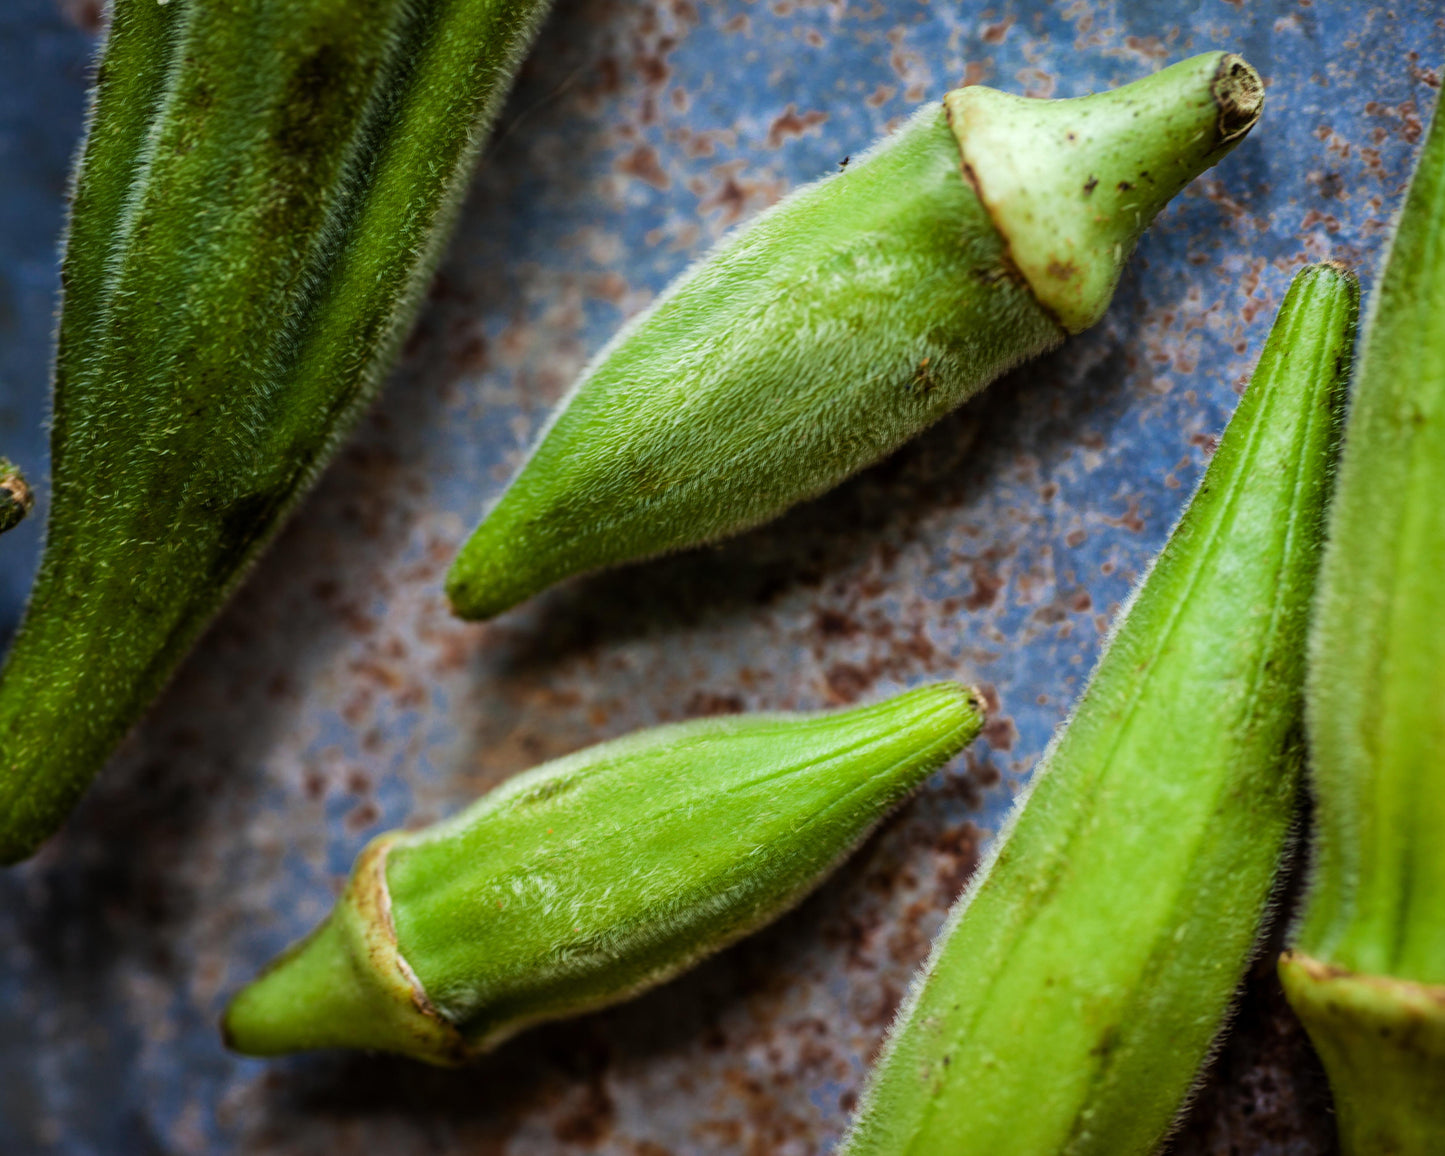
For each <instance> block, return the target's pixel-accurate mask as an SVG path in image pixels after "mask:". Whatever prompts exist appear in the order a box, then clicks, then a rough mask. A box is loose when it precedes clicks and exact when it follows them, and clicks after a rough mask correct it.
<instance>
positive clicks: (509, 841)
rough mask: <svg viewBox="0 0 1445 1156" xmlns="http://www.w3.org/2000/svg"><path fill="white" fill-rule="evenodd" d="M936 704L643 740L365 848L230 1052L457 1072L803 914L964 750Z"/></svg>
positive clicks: (276, 968) (931, 698)
mask: <svg viewBox="0 0 1445 1156" xmlns="http://www.w3.org/2000/svg"><path fill="white" fill-rule="evenodd" d="M982 724H983V707H982V702H981V698H980V696H979V695H978V693H977V692H975V691H970V690H967V689H965V688H964V687H962V686H959V685H957V684H954V683H940V684H938V685H935V686H928V687H923V688H920V689H918V690H914V691H910V692H908V693H906V694H902V695H899V696H898V697H896V698H893V699H891V700H889V701H887V702H883V703H878V704H876V705H873V706H868V707H861V708H858V709H854V710H849V711H844V712H841V713H836V714H823V715H783V714H773V715H733V716H728V717H722V718H709V719H701V720H696V721H693V722H688V723H682V724H679V725H674V726H666V727H658V728H655V729H653V730H648V731H641V732H639V733H637V734H633V735H629V736H627V737H625V738H621V739H617V740H614V741H612V742H608V743H603V744H601V745H599V746H595V747H591V748H589V749H587V750H583V751H579V752H578V753H576V754H574V755H571V756H569V757H567V758H563V759H558V760H556V761H554V762H551V763H547V764H545V765H543V766H540V767H537V768H535V769H534V770H532V771H529V772H527V773H525V774H523V775H520V776H518V777H517V778H515V779H513V780H512V781H511V782H509V783H507V784H505V785H504V786H502V787H500V788H499V789H497V790H495V791H493V792H492V793H491V794H489V795H487V796H485V797H484V798H482V799H481V800H479V801H478V802H477V803H475V804H474V805H473V806H472V807H470V808H468V809H467V810H465V811H463V812H462V813H461V814H459V815H457V816H456V817H454V818H452V819H450V820H447V821H446V822H444V823H440V824H437V825H436V826H434V827H431V828H427V829H425V830H422V831H415V832H405V833H404V832H392V833H389V834H386V835H382V836H380V837H378V838H377V839H376V840H374V841H373V842H372V843H371V844H370V845H369V846H368V848H367V850H366V851H364V852H363V853H362V855H361V857H360V859H359V860H358V861H357V864H356V867H355V869H354V870H353V872H352V876H351V880H350V882H349V883H348V885H347V888H346V891H345V893H344V894H343V896H342V897H341V899H340V900H339V901H338V903H337V905H336V908H335V910H334V911H333V912H332V913H331V915H330V917H329V918H328V919H327V921H326V922H325V923H324V924H323V925H322V926H321V927H320V928H318V929H317V931H316V932H314V933H313V934H312V935H311V936H310V937H308V938H307V939H305V940H303V941H302V942H301V943H299V944H297V945H296V946H295V947H294V948H292V949H291V950H290V951H289V952H287V953H286V954H285V955H283V956H282V957H281V958H280V959H278V960H277V961H276V962H275V963H274V964H273V965H272V966H271V967H270V968H269V969H268V970H267V971H266V972H265V973H263V974H262V976H261V977H260V978H259V979H257V980H256V981H255V982H254V983H252V984H251V985H250V986H249V987H247V988H245V989H243V990H242V991H241V992H240V993H239V994H238V995H237V996H236V997H235V999H234V1000H233V1001H232V1003H231V1005H230V1007H229V1008H228V1009H227V1012H226V1016H225V1020H224V1023H223V1031H224V1033H225V1037H226V1041H227V1043H228V1044H229V1045H230V1046H231V1047H233V1048H236V1049H237V1050H240V1051H243V1052H248V1053H252V1054H257V1055H275V1054H278V1053H281V1052H289V1051H296V1050H299V1049H304V1048H323V1047H359V1048H377V1049H382V1050H386V1051H393V1052H399V1053H402V1054H404V1055H409V1056H413V1057H415V1058H417V1059H421V1060H426V1061H427V1062H429V1063H434V1064H454V1063H458V1062H460V1061H462V1060H464V1059H467V1058H469V1057H471V1056H473V1055H476V1054H477V1053H479V1052H482V1051H485V1050H487V1049H489V1048H492V1047H495V1046H496V1045H497V1044H499V1043H501V1042H502V1041H503V1040H505V1039H507V1038H508V1037H510V1036H512V1035H513V1034H515V1033H516V1032H518V1031H520V1030H521V1029H522V1028H524V1027H526V1026H528V1025H529V1024H534V1023H538V1022H541V1021H543V1020H550V1019H557V1018H559V1017H563V1016H570V1015H577V1014H580V1013H582V1012H585V1011H590V1010H592V1009H595V1008H599V1007H604V1006H606V1005H608V1004H612V1003H616V1002H618V1001H619V1000H623V999H627V998H628V997H630V996H632V995H634V994H636V993H638V992H641V991H643V990H645V989H647V988H649V987H652V986H654V985H656V984H659V983H662V982H663V981H665V980H667V979H669V978H671V977H672V976H674V975H676V974H678V973H679V972H681V971H683V970H685V969H686V968H688V967H690V966H692V965H693V964H694V963H696V962H697V961H698V960H700V959H702V958H703V957H705V956H707V955H710V954H712V953H713V952H715V951H717V950H719V949H720V948H722V947H724V946H726V945H727V944H729V943H731V942H733V941H734V940H736V939H738V938H740V937H741V936H743V935H746V934H748V933H749V932H751V931H753V930H755V929H757V928H758V927H761V926H762V925H763V924H765V923H768V922H770V921H771V920H773V919H774V918H776V917H777V916H779V915H781V914H782V913H783V912H784V911H786V910H788V909H789V908H791V907H792V906H793V905H795V904H796V903H797V902H799V901H800V900H801V899H802V898H803V896H805V895H806V894H808V892H810V891H811V890H812V889H813V888H814V887H815V886H817V884H818V883H820V882H821V881H822V880H823V878H824V877H825V876H826V875H827V874H828V873H829V872H830V871H831V870H832V869H833V868H834V867H835V866H836V865H837V864H838V862H839V861H840V860H841V859H842V858H843V857H844V856H845V855H846V854H847V853H848V851H849V850H850V849H851V848H853V847H854V846H855V845H856V844H857V843H858V842H859V841H860V840H861V839H862V838H863V837H864V836H865V835H866V834H867V833H868V832H869V831H870V830H872V829H873V827H874V826H875V825H876V824H877V823H878V822H879V821H880V820H881V819H882V818H883V816H884V815H886V814H887V813H888V812H889V811H890V810H892V809H893V808H894V807H895V806H896V805H897V804H898V803H899V802H901V801H902V800H903V799H904V798H906V797H907V796H908V795H909V794H910V793H911V792H912V791H913V790H914V789H915V788H916V787H917V786H918V784H919V783H921V782H922V781H923V779H924V778H926V777H927V776H928V775H929V774H930V773H931V772H932V771H934V770H935V769H937V768H938V767H939V766H941V765H942V764H943V763H944V762H945V761H947V760H948V759H949V758H951V757H952V756H953V755H955V754H957V753H958V751H959V750H961V749H962V748H963V747H964V746H965V745H967V744H968V743H969V742H971V741H972V740H973V738H974V737H975V736H976V735H977V734H978V732H979V729H980V727H981V726H982Z"/></svg>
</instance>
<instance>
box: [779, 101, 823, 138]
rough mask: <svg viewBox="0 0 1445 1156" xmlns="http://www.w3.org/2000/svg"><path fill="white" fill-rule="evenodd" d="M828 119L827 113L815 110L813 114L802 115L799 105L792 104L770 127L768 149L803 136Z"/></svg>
mask: <svg viewBox="0 0 1445 1156" xmlns="http://www.w3.org/2000/svg"><path fill="white" fill-rule="evenodd" d="M827 119H828V114H827V113H826V112H819V111H817V110H816V109H814V110H813V111H811V112H805V113H801V114H800V113H799V112H798V108H797V105H794V104H790V105H788V107H787V108H786V109H784V110H783V113H782V115H781V116H779V117H778V118H777V119H775V120H774V121H773V123H772V124H771V125H770V126H769V127H768V148H770V149H775V148H777V147H778V146H779V145H781V144H782V143H783V142H784V141H785V140H788V139H790V138H792V137H799V136H802V135H803V134H804V133H805V132H807V131H808V130H809V129H811V128H816V127H817V126H818V125H820V124H823V123H824V122H825V121H826V120H827Z"/></svg>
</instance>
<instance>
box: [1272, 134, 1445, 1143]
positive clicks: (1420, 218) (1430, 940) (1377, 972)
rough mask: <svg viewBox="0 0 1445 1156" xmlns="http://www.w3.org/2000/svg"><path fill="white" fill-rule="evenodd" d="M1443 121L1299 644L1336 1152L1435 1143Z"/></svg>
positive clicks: (1368, 348)
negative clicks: (1305, 661) (1305, 664)
mask: <svg viewBox="0 0 1445 1156" xmlns="http://www.w3.org/2000/svg"><path fill="white" fill-rule="evenodd" d="M1442 493H1445V118H1442V117H1441V115H1440V112H1439V108H1438V106H1437V108H1436V112H1435V117H1434V123H1433V124H1432V125H1431V127H1430V131H1429V133H1428V135H1427V137H1426V140H1425V146H1424V149H1423V151H1422V153H1421V156H1420V160H1419V162H1418V166H1417V168H1416V169H1415V174H1414V177H1413V178H1412V181H1411V184H1410V188H1409V192H1408V193H1407V195H1406V198H1405V205H1404V209H1403V211H1402V213H1401V216H1400V219H1399V223H1398V226H1397V228H1396V232H1395V235H1394V238H1393V240H1392V242H1391V245H1390V250H1389V256H1388V258H1387V259H1386V264H1385V269H1384V274H1383V276H1382V277H1381V279H1380V282H1379V286H1378V288H1377V289H1376V291H1375V297H1374V301H1373V302H1372V304H1371V308H1370V314H1369V323H1368V325H1367V327H1366V331H1365V335H1364V338H1363V341H1362V343H1361V352H1360V361H1359V369H1358V371H1357V373H1356V377H1355V384H1354V391H1353V398H1352V401H1351V407H1350V418H1349V424H1348V425H1347V426H1346V429H1345V443H1344V450H1343V453H1342V455H1341V463H1340V472H1339V485H1338V490H1337V493H1336V495H1335V500H1334V504H1333V506H1332V508H1331V511H1330V519H1329V544H1328V547H1327V549H1326V551H1325V557H1324V561H1323V563H1322V565H1321V570H1320V589H1319V598H1318V603H1317V605H1316V607H1315V618H1314V623H1313V626H1312V629H1311V636H1310V656H1309V679H1308V684H1307V698H1306V721H1307V727H1308V734H1309V748H1310V784H1311V786H1312V788H1313V792H1314V837H1313V839H1312V869H1311V870H1312V874H1311V880H1310V886H1309V891H1308V893H1307V897H1306V903H1305V908H1304V912H1303V915H1302V918H1301V920H1300V923H1299V926H1298V927H1297V928H1296V933H1295V939H1294V950H1293V951H1292V952H1289V953H1286V955H1285V956H1284V958H1283V959H1282V961H1281V964H1280V975H1281V978H1282V979H1283V981H1284V985H1285V992H1286V994H1287V995H1288V996H1289V999H1290V1002H1291V1004H1292V1005H1293V1007H1294V1009H1295V1011H1296V1012H1297V1013H1298V1014H1299V1017H1300V1019H1301V1021H1302V1022H1303V1023H1304V1026H1305V1030H1306V1031H1307V1032H1308V1033H1309V1035H1310V1038H1311V1039H1312V1040H1313V1041H1314V1045H1315V1048H1316V1050H1317V1051H1318V1052H1319V1054H1320V1058H1321V1059H1322V1060H1323V1061H1324V1065H1325V1070H1326V1071H1327V1073H1328V1075H1329V1079H1330V1087H1331V1088H1332V1090H1333V1092H1334V1098H1335V1112H1336V1119H1337V1121H1338V1124H1339V1131H1340V1141H1341V1146H1342V1149H1343V1151H1344V1153H1345V1156H1365V1154H1366V1153H1369V1154H1370V1156H1386V1154H1387V1156H1425V1154H1426V1153H1431V1154H1438V1153H1441V1152H1445V599H1442V597H1441V594H1440V580H1441V575H1442V573H1445V504H1442V502H1441V495H1442Z"/></svg>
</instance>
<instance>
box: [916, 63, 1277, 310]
mask: <svg viewBox="0 0 1445 1156" xmlns="http://www.w3.org/2000/svg"><path fill="white" fill-rule="evenodd" d="M944 103H945V105H946V107H947V109H948V114H949V119H950V123H951V124H952V126H953V131H954V134H955V135H956V136H957V137H958V143H959V149H960V151H961V153H962V154H963V164H964V171H965V172H966V173H967V174H968V175H969V177H970V179H971V180H972V181H973V182H974V185H975V187H976V189H977V191H978V195H979V198H980V199H981V200H982V201H983V203H984V205H985V207H986V208H987V209H988V211H989V214H990V215H991V216H992V218H993V221H994V224H995V225H996V226H997V228H998V231H999V233H1000V234H1002V236H1003V238H1004V240H1005V241H1007V243H1008V246H1009V255H1010V257H1011V258H1012V260H1013V262H1014V264H1015V265H1016V266H1017V267H1018V270H1019V272H1020V273H1021V274H1022V275H1023V277H1024V279H1025V280H1026V281H1027V282H1028V284H1029V287H1030V288H1031V289H1032V290H1033V291H1034V294H1035V296H1037V297H1038V299H1039V302H1040V303H1041V304H1042V305H1043V306H1044V308H1046V309H1048V310H1049V311H1050V312H1051V313H1053V315H1054V316H1055V317H1056V318H1057V319H1058V321H1059V323H1060V324H1061V325H1063V326H1064V328H1065V329H1067V330H1068V331H1069V332H1070V333H1078V332H1080V331H1081V330H1084V329H1087V328H1088V327H1089V326H1090V325H1093V324H1094V323H1095V322H1096V321H1098V320H1099V318H1100V317H1102V316H1103V314H1104V310H1105V309H1106V308H1107V307H1108V304H1109V299H1110V298H1111V297H1112V296H1113V293H1114V286H1115V284H1116V283H1117V282H1118V280H1119V273H1120V271H1121V270H1122V269H1123V266H1124V261H1125V259H1126V258H1127V257H1128V256H1129V253H1130V252H1131V251H1132V250H1133V248H1134V245H1135V243H1136V242H1137V241H1138V239H1139V236H1140V234H1142V233H1143V232H1144V230H1145V229H1146V228H1147V227H1148V226H1149V223H1150V222H1151V221H1152V220H1153V219H1154V217H1155V215H1156V214H1157V213H1158V212H1159V210H1160V209H1162V208H1163V207H1164V206H1165V205H1166V204H1167V203H1168V202H1169V200H1170V198H1172V197H1173V196H1174V195H1175V194H1176V193H1177V192H1179V190H1180V189H1182V188H1183V187H1184V186H1185V185H1187V184H1188V183H1189V182H1190V181H1191V180H1193V179H1194V178H1195V177H1196V176H1198V175H1199V174H1200V173H1202V172H1203V171H1204V170H1205V169H1207V168H1209V167H1210V166H1211V165H1212V164H1214V163H1215V162H1216V161H1218V160H1219V159H1220V157H1222V156H1223V155H1224V153H1226V152H1227V151H1229V149H1230V148H1231V147H1233V145H1234V144H1235V143H1237V142H1238V140H1239V138H1240V137H1242V136H1243V135H1244V134H1245V133H1247V132H1249V130H1250V129H1251V128H1253V127H1254V124H1255V122H1256V121H1257V120H1258V119H1259V114H1260V111H1261V109H1262V108H1263V107H1264V83H1263V81H1261V80H1260V77H1259V73H1257V72H1255V70H1254V69H1253V68H1251V67H1250V66H1249V65H1248V64H1247V63H1246V62H1245V61H1244V60H1243V59H1242V58H1240V57H1238V56H1235V55H1233V54H1232V53H1228V52H1210V53H1205V54H1204V55H1202V56H1195V57H1193V58H1191V59H1189V60H1183V61H1180V62H1179V63H1178V64H1175V65H1173V66H1172V67H1170V68H1166V69H1164V70H1163V71H1161V72H1158V73H1155V74H1154V75H1153V76H1150V77H1147V78H1145V79H1143V80H1139V81H1135V82H1134V83H1133V84H1129V85H1126V86H1125V87H1123V88H1120V89H1117V90H1115V91H1113V92H1103V93H1097V94H1095V95H1093V96H1084V97H1078V98H1076V99H1073V100H1030V99H1027V98H1025V97H1019V96H1011V95H1009V94H1008V93H1004V92H999V91H997V90H995V89H991V88H980V87H969V88H959V89H955V90H954V91H953V92H950V93H949V94H948V95H947V96H946V97H944Z"/></svg>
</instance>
